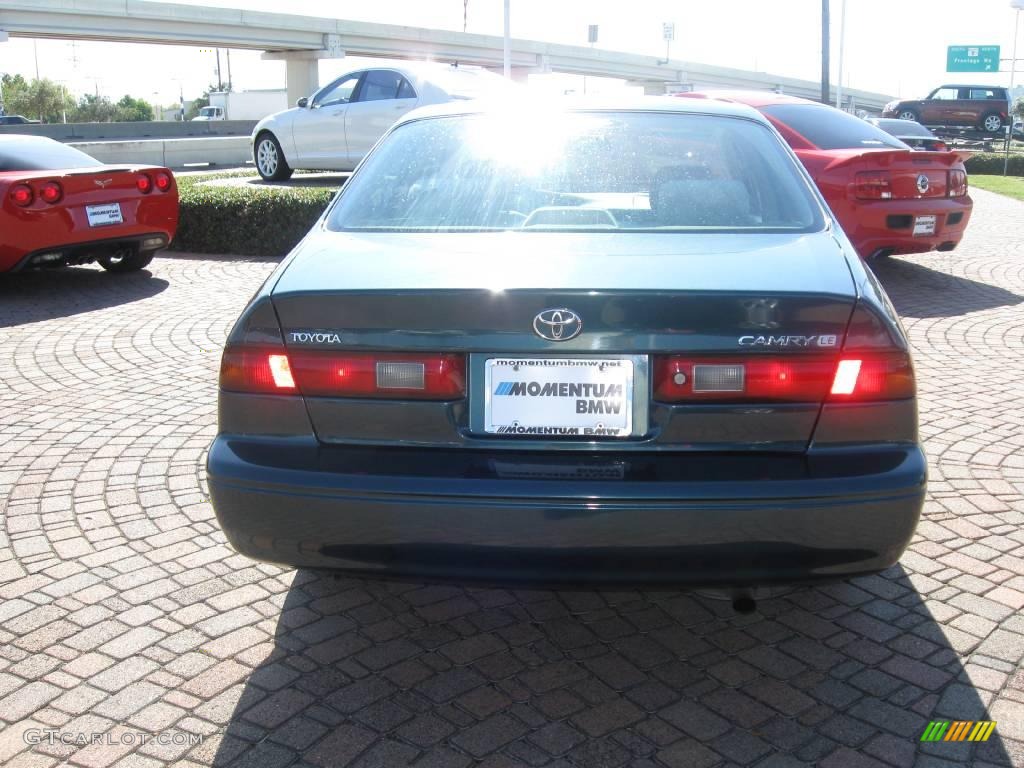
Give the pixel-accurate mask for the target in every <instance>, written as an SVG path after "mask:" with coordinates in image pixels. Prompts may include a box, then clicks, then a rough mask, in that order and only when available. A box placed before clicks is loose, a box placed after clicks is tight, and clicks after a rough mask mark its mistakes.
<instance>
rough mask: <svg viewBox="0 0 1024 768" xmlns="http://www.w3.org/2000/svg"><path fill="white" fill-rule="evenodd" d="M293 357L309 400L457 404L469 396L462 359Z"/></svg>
mask: <svg viewBox="0 0 1024 768" xmlns="http://www.w3.org/2000/svg"><path fill="white" fill-rule="evenodd" d="M288 357H289V359H290V360H291V362H292V370H293V371H294V373H295V380H296V381H297V382H298V385H299V390H300V391H301V392H302V394H304V395H312V396H318V397H374V398H376V397H383V398H397V399H403V400H404V399H413V400H454V399H458V398H461V397H464V396H465V393H466V359H465V357H464V356H463V355H447V354H428V355H421V354H411V353H398V354H396V353H386V352H379V353H370V354H338V353H335V352H324V351H319V350H301V351H291V352H289V353H288Z"/></svg>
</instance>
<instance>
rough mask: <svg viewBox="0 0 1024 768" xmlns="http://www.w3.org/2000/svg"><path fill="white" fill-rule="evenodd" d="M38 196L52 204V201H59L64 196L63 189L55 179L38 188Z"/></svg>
mask: <svg viewBox="0 0 1024 768" xmlns="http://www.w3.org/2000/svg"><path fill="white" fill-rule="evenodd" d="M39 197H41V198H42V199H43V200H44V201H45V202H47V203H49V204H50V205H53V204H54V203H59V202H60V201H61V198H62V197H64V190H63V189H62V188H61V186H60V184H58V183H57V182H56V181H48V182H46V183H45V184H43V186H42V188H41V189H40V190H39Z"/></svg>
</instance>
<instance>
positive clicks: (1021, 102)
mask: <svg viewBox="0 0 1024 768" xmlns="http://www.w3.org/2000/svg"><path fill="white" fill-rule="evenodd" d="M1013 114H1015V115H1016V116H1017V117H1019V118H1021V119H1024V96H1021V97H1020V98H1019V99H1017V101H1016V103H1014V105H1013Z"/></svg>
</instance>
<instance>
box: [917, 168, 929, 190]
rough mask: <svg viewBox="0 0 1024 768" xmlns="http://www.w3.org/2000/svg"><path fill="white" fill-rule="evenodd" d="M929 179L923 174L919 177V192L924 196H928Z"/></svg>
mask: <svg viewBox="0 0 1024 768" xmlns="http://www.w3.org/2000/svg"><path fill="white" fill-rule="evenodd" d="M928 186H929V184H928V177H927V176H925V175H924V174H923V173H922V174H920V175H919V176H918V177H917V191H918V192H920V193H921V194H922V195H926V194H928Z"/></svg>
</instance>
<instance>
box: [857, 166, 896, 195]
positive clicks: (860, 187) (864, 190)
mask: <svg viewBox="0 0 1024 768" xmlns="http://www.w3.org/2000/svg"><path fill="white" fill-rule="evenodd" d="M853 193H854V196H855V197H856V198H857V199H859V200H888V199H890V198H891V197H892V177H891V176H890V175H889V172H888V171H861V172H860V173H858V174H857V175H856V176H855V177H854V182H853Z"/></svg>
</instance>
